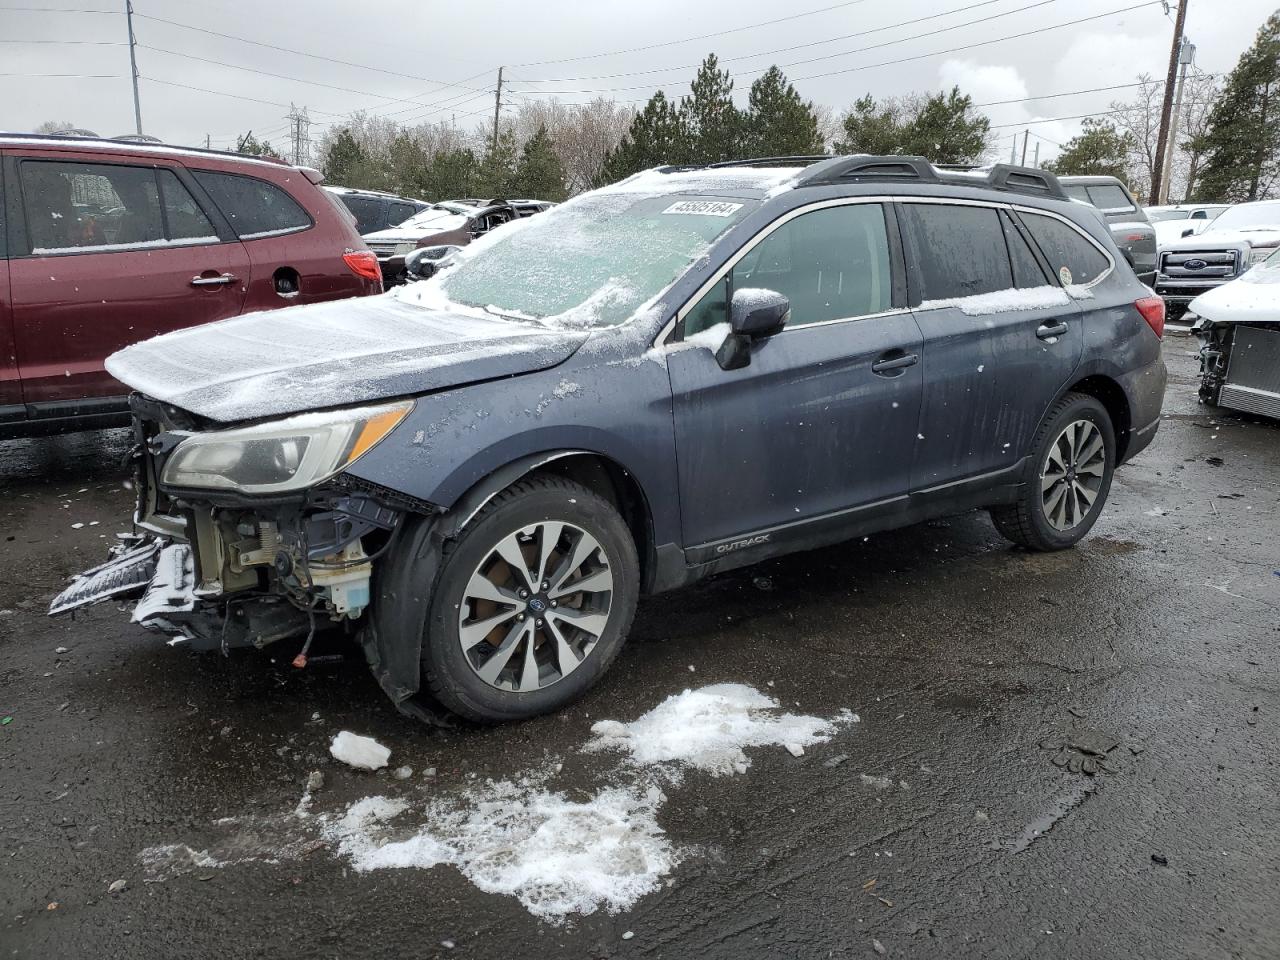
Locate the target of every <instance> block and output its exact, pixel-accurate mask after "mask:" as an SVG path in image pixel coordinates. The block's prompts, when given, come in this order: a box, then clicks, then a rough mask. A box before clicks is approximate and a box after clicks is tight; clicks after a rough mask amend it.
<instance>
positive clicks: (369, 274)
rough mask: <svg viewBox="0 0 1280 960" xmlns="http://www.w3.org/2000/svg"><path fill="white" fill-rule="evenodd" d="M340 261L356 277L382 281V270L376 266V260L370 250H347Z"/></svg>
mask: <svg viewBox="0 0 1280 960" xmlns="http://www.w3.org/2000/svg"><path fill="white" fill-rule="evenodd" d="M342 260H343V262H344V263H345V264H346V265H347V266H348V267H349V268H350V269H351V272H352V273H354V274H355V275H356V276H357V277H364V278H365V279H366V280H381V279H382V268H381V267H379V266H378V258H377V256H376V255H375V254H374V252H373V251H372V250H348V251H347V252H346V253H344V254H343V255H342Z"/></svg>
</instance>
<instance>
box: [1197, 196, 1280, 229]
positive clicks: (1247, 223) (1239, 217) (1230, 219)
mask: <svg viewBox="0 0 1280 960" xmlns="http://www.w3.org/2000/svg"><path fill="white" fill-rule="evenodd" d="M1213 229H1214V230H1280V203H1242V204H1240V205H1239V206H1235V207H1231V208H1230V209H1228V210H1225V211H1223V212H1222V213H1221V214H1220V215H1219V216H1218V218H1217V219H1216V220H1214V221H1213Z"/></svg>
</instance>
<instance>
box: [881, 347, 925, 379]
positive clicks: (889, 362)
mask: <svg viewBox="0 0 1280 960" xmlns="http://www.w3.org/2000/svg"><path fill="white" fill-rule="evenodd" d="M919 362H920V355H919V354H918V353H903V352H902V351H901V350H891V351H889V352H888V353H886V354H883V355H882V356H881V357H880V359H879V360H877V361H876V362H875V363H873V364H872V365H871V372H872V373H879V374H887V375H888V376H891V377H896V376H898V374H896V373H894V372H893V371H895V370H904V369H906V368H907V367H912V366H915V365H916V364H917V363H919Z"/></svg>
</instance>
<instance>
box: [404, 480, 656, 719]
mask: <svg viewBox="0 0 1280 960" xmlns="http://www.w3.org/2000/svg"><path fill="white" fill-rule="evenodd" d="M450 546H451V549H449V550H448V552H447V553H446V555H445V556H444V558H443V562H442V565H441V570H440V575H439V577H438V578H437V580H436V586H435V591H434V594H433V597H432V600H431V610H430V613H429V615H428V620H427V631H426V635H425V636H424V638H423V650H422V666H423V679H424V682H425V683H426V684H427V686H428V687H429V688H430V690H431V692H432V693H433V694H434V696H435V697H436V698H437V699H438V700H439V701H440V702H441V703H442V704H444V705H445V706H446V707H448V708H449V709H450V710H452V711H453V712H455V713H457V714H459V715H460V716H463V717H466V718H468V719H471V720H479V721H500V720H516V719H521V718H523V717H530V716H534V715H536V714H540V713H546V712H548V711H551V710H555V709H557V708H558V707H560V706H563V705H564V704H566V703H568V702H569V701H571V700H573V699H574V698H576V697H577V696H578V695H580V694H581V693H582V692H583V691H585V690H586V689H587V688H588V687H590V686H591V685H592V684H594V683H595V682H596V680H598V679H599V678H600V676H601V675H603V673H604V672H605V670H606V669H607V668H608V666H609V664H610V663H611V662H612V660H613V658H614V657H615V656H616V655H617V653H618V651H619V650H620V649H621V648H622V644H623V641H624V640H625V638H626V634H627V631H628V630H629V629H630V626H631V618H632V616H633V615H634V613H635V607H636V599H637V594H638V592H639V590H638V586H639V564H638V562H637V559H636V549H635V544H634V542H633V541H632V539H631V532H630V530H629V529H628V528H627V525H626V523H625V522H624V521H623V519H622V517H621V516H620V515H619V514H618V511H617V510H616V509H615V508H614V507H613V505H612V504H611V503H609V502H608V501H607V500H605V499H604V498H602V497H600V496H598V495H596V494H595V493H593V492H592V491H590V490H588V489H587V488H586V487H583V486H580V485H579V484H576V483H573V482H572V481H569V480H564V479H561V478H559V477H537V478H534V479H531V480H525V481H521V482H520V483H517V484H515V485H514V486H512V487H510V488H508V489H507V490H505V491H503V492H502V493H501V494H499V495H498V496H497V497H495V498H494V499H493V501H491V502H490V503H489V504H488V505H487V506H486V507H485V509H484V510H482V511H481V512H480V514H479V515H478V516H477V517H476V518H475V519H474V520H473V521H472V522H470V523H469V524H467V526H466V527H465V528H464V529H463V531H462V533H461V534H460V535H459V537H458V539H457V540H456V541H455V542H454V543H453V544H451V545H450Z"/></svg>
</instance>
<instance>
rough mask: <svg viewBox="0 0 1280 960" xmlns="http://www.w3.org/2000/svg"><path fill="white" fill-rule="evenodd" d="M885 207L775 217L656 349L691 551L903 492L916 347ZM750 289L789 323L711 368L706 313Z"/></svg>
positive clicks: (717, 313) (806, 523)
mask: <svg viewBox="0 0 1280 960" xmlns="http://www.w3.org/2000/svg"><path fill="white" fill-rule="evenodd" d="M887 217H890V218H891V217H892V211H889V210H886V209H885V207H884V206H883V205H882V204H880V203H876V202H857V201H848V202H840V203H838V204H836V205H824V206H821V207H815V208H810V209H809V210H807V211H800V212H798V213H797V214H793V215H792V216H790V217H788V218H784V219H783V220H781V221H775V223H774V224H772V225H771V226H770V227H769V228H767V229H766V231H764V232H763V233H762V234H761V235H760V236H758V237H757V238H756V240H755V241H754V242H753V243H752V244H750V245H748V246H747V247H746V248H744V251H743V252H742V253H740V254H738V256H737V258H735V260H736V262H733V261H731V263H732V267H731V268H730V269H728V270H727V272H725V273H724V274H723V275H722V276H721V277H719V278H717V280H716V282H715V283H714V284H712V285H711V286H710V287H709V288H708V289H706V290H705V291H704V292H703V294H702V296H701V298H699V299H696V300H695V301H694V302H693V304H692V305H691V306H689V307H687V308H686V310H685V311H684V312H683V313H682V314H681V315H680V319H679V323H678V329H679V330H680V332H681V335H682V337H683V340H684V341H685V342H683V343H677V344H674V345H672V346H670V347H669V348H668V354H667V369H668V372H669V374H670V377H671V389H672V394H673V404H674V414H675V433H676V455H677V466H678V472H679V484H680V497H681V515H682V524H683V535H684V543H685V547H686V550H688V551H689V552H690V559H691V560H692V561H693V562H700V561H701V560H704V559H712V558H714V557H715V556H717V555H723V553H725V552H727V551H728V550H736V549H738V547H737V546H734V545H733V543H734V542H735V541H737V540H740V539H741V538H743V537H749V538H751V539H752V540H754V541H755V542H753V543H752V544H750V546H764V545H765V544H770V545H773V544H780V543H782V542H784V541H785V540H788V539H792V540H794V539H796V538H803V537H804V536H806V535H807V534H809V533H810V532H812V531H814V530H815V529H816V528H817V527H820V526H822V525H823V524H824V523H825V522H828V521H835V520H836V519H837V518H836V517H835V516H833V515H834V514H837V513H840V512H844V511H847V510H849V509H850V508H857V507H860V506H864V505H871V504H876V503H879V502H884V501H893V500H896V499H903V500H905V496H906V493H907V489H908V485H909V480H910V470H911V457H912V452H913V449H914V446H915V438H916V420H917V417H918V416H919V412H920V400H921V392H922V386H921V383H922V381H921V364H920V363H919V360H920V354H921V347H922V343H921V336H920V331H919V328H918V327H917V326H916V322H915V320H914V319H913V318H912V316H911V314H910V312H909V311H907V310H906V309H904V307H905V292H904V288H903V286H902V273H901V271H902V267H901V259H900V252H899V251H900V245H899V244H898V242H897V231H896V222H895V221H894V220H892V219H886V218H887ZM761 287H763V288H768V289H771V290H775V291H777V292H779V293H782V294H784V295H786V296H787V297H788V298H789V299H790V301H791V317H790V320H789V321H788V323H787V326H786V327H785V328H784V329H783V330H782V332H781V333H778V334H776V335H774V336H773V337H771V338H769V339H767V340H762V341H758V342H756V343H755V344H753V346H752V348H751V359H750V363H749V364H748V365H747V366H745V367H742V368H741V369H737V370H722V369H721V368H720V365H719V364H718V363H717V362H716V359H715V355H714V354H715V350H716V348H717V347H718V346H719V343H720V342H722V341H723V339H724V338H723V335H721V333H720V331H721V330H722V329H727V328H721V327H717V326H716V324H720V323H724V322H726V321H727V319H728V316H727V313H728V310H727V305H728V302H729V300H730V299H731V298H732V295H733V291H734V290H740V289H745V288H761ZM691 338H692V339H691ZM759 537H764V539H763V540H756V538H759Z"/></svg>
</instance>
